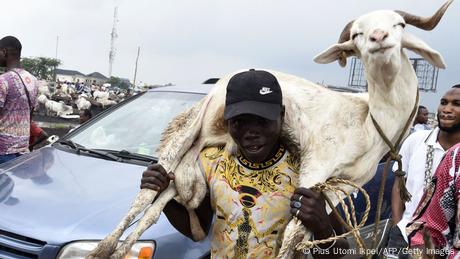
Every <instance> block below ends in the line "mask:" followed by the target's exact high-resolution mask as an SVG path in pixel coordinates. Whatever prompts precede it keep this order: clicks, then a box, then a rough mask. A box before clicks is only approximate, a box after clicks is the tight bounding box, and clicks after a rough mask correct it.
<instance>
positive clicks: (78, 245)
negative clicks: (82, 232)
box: [57, 241, 155, 259]
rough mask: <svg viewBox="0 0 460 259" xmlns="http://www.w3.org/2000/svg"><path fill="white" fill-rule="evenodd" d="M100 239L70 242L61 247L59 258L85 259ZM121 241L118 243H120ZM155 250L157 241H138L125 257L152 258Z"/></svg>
mask: <svg viewBox="0 0 460 259" xmlns="http://www.w3.org/2000/svg"><path fill="white" fill-rule="evenodd" d="M98 243H99V242H98V241H77V242H73V243H69V244H67V245H66V246H64V248H62V249H61V251H60V252H59V255H58V257H57V258H58V259H84V258H85V256H86V255H87V254H89V253H90V252H91V251H92V250H93V249H94V248H96V246H97V244H98ZM120 244H121V242H119V243H118V245H120ZM154 251H155V243H154V242H153V241H138V242H136V243H135V244H134V245H133V247H132V248H131V251H130V252H129V253H128V254H127V255H126V256H125V259H151V258H153V252H154Z"/></svg>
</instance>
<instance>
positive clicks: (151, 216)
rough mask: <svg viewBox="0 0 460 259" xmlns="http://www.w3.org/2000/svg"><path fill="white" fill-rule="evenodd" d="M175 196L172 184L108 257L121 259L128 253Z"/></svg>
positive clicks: (175, 192) (174, 188)
mask: <svg viewBox="0 0 460 259" xmlns="http://www.w3.org/2000/svg"><path fill="white" fill-rule="evenodd" d="M176 195H177V191H176V187H175V186H174V184H172V183H171V184H170V185H169V186H168V188H167V189H166V190H164V191H163V192H162V193H161V194H160V196H158V198H157V199H156V200H155V202H154V203H153V204H152V206H150V207H149V208H148V209H147V210H146V211H145V213H144V215H143V216H142V218H141V219H140V220H139V223H138V224H137V226H136V229H134V231H133V232H132V233H131V234H130V235H129V236H128V237H127V238H126V240H125V241H124V242H123V244H122V245H121V246H120V247H119V248H118V249H117V250H116V251H115V252H114V253H113V254H112V255H111V256H110V258H111V259H121V258H124V256H125V255H126V254H127V253H128V252H129V250H130V249H131V247H132V246H133V245H134V243H136V241H137V240H138V239H139V237H140V236H141V235H142V233H144V231H145V230H146V229H147V228H149V227H150V226H151V225H152V224H154V223H156V222H157V220H158V218H160V215H161V212H162V211H163V209H164V207H165V206H166V204H167V203H168V202H169V201H171V200H172V199H173V198H174V196H176Z"/></svg>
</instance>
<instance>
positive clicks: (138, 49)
mask: <svg viewBox="0 0 460 259" xmlns="http://www.w3.org/2000/svg"><path fill="white" fill-rule="evenodd" d="M140 52H141V47H140V46H139V47H137V57H136V66H135V68H134V80H133V85H134V87H136V76H137V63H138V62H139V53H140Z"/></svg>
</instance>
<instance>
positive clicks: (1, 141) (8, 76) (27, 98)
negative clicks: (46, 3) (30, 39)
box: [0, 36, 38, 164]
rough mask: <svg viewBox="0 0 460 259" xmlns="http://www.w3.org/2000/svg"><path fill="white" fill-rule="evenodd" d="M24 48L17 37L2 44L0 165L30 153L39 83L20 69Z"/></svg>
mask: <svg viewBox="0 0 460 259" xmlns="http://www.w3.org/2000/svg"><path fill="white" fill-rule="evenodd" d="M21 50H22V45H21V42H19V40H18V39H17V38H15V37H13V36H6V37H4V38H2V39H1V40H0V66H1V67H6V69H7V70H8V71H7V72H6V73H4V74H2V75H0V164H1V163H4V162H7V161H9V160H11V159H14V158H16V157H18V156H20V155H21V154H23V153H27V152H29V138H30V121H31V117H30V116H31V112H32V110H33V109H34V108H35V106H36V105H37V93H38V80H37V79H36V78H35V77H34V76H33V75H31V74H30V73H29V72H27V71H26V70H24V69H22V68H20V59H21Z"/></svg>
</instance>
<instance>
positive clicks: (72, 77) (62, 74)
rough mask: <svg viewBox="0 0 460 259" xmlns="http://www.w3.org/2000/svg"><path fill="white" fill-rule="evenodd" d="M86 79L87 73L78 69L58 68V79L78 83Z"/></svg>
mask: <svg viewBox="0 0 460 259" xmlns="http://www.w3.org/2000/svg"><path fill="white" fill-rule="evenodd" d="M77 80H78V81H79V82H85V81H86V75H85V74H83V73H81V72H78V71H76V70H67V69H56V81H59V82H71V83H76V82H77Z"/></svg>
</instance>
